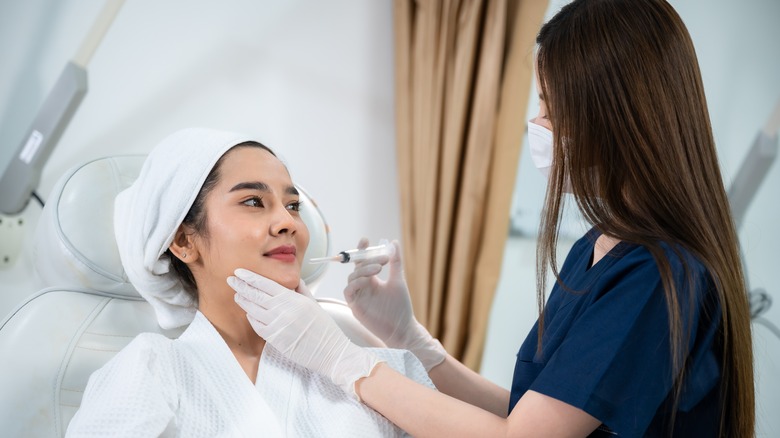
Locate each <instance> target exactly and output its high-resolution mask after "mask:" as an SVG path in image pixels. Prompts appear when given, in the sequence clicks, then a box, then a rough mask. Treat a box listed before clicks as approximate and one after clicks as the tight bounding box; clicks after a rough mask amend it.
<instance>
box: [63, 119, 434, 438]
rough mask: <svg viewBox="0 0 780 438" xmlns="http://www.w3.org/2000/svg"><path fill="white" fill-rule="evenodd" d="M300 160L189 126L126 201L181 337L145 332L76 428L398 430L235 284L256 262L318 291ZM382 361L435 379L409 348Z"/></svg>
mask: <svg viewBox="0 0 780 438" xmlns="http://www.w3.org/2000/svg"><path fill="white" fill-rule="evenodd" d="M299 208H307V206H305V205H303V206H301V204H300V201H299V195H298V191H297V190H296V188H295V186H294V185H293V182H292V180H291V178H290V175H289V173H288V171H287V168H286V167H285V166H284V164H282V162H281V161H279V159H277V158H276V156H275V155H274V153H273V152H272V151H271V150H270V149H268V148H267V147H265V146H263V145H262V144H260V143H258V142H255V141H251V140H250V139H248V138H245V137H242V136H239V135H236V134H232V133H226V132H221V131H213V130H206V129H188V130H184V131H179V132H177V133H175V134H173V135H171V136H170V137H168V138H166V139H165V140H163V141H162V142H161V143H160V144H159V145H158V146H157V147H156V148H155V149H154V150H153V151H152V153H151V154H149V156H148V158H147V159H146V162H145V163H144V166H143V169H142V170H141V173H140V175H139V177H138V179H137V180H136V181H135V182H134V183H133V184H132V185H131V186H130V187H129V188H128V189H126V190H125V191H123V192H122V193H120V194H119V195H118V196H117V197H116V201H115V205H114V229H115V233H116V238H117V243H118V247H119V253H120V257H121V259H122V264H123V266H124V268H125V271H126V273H127V276H128V278H129V279H130V281H131V282H132V284H133V285H134V286H135V288H136V289H137V290H138V292H139V293H140V294H141V295H142V296H143V297H144V298H145V299H146V300H147V301H148V302H149V303H151V305H152V307H153V308H154V310H155V313H156V315H157V320H158V322H159V324H160V326H161V327H163V328H166V329H168V328H175V327H182V326H186V325H188V324H189V326H188V327H187V329H186V330H185V331H184V333H183V334H182V335H181V336H180V337H179V338H178V339H175V340H172V339H169V338H167V337H165V336H163V335H160V334H152V333H144V334H141V335H139V336H138V337H136V338H135V339H134V340H133V341H132V342H131V343H130V344H129V345H128V346H127V347H125V348H124V349H123V350H122V351H120V352H119V353H118V354H117V355H116V356H114V358H113V359H111V360H110V361H109V362H108V363H107V364H106V365H105V366H103V367H102V368H101V369H99V370H98V371H96V372H95V373H93V374H92V376H91V377H90V379H89V383H88V385H87V388H86V391H85V393H84V398H83V401H82V404H81V408H80V409H79V411H78V412H77V413H76V416H75V417H74V418H73V420H72V421H71V423H70V425H69V427H68V432H67V436H69V437H71V436H86V435H89V436H102V437H107V436H160V435H164V436H186V437H214V436H264V437H266V436H267V437H275V436H287V435H291V436H339V437H344V436H361V437H363V436H399V435H404V433H403V431H401V430H400V429H398V428H397V427H396V426H394V425H393V424H392V423H390V422H389V421H387V420H386V419H385V418H384V417H382V416H381V415H379V414H377V413H376V412H375V411H373V410H371V409H370V408H368V407H366V406H365V405H363V404H361V403H360V402H359V401H358V400H357V398H355V397H354V396H350V395H348V394H347V393H345V392H343V391H341V389H339V387H338V386H336V385H335V384H333V383H332V382H331V381H330V380H329V379H328V378H327V377H323V376H320V375H318V374H315V373H312V372H310V371H308V370H307V369H306V368H304V367H301V366H298V365H295V364H294V363H293V362H290V361H288V360H287V359H285V358H284V357H283V356H282V355H281V354H280V353H279V352H278V351H276V350H274V349H273V348H272V347H271V346H270V345H266V343H265V341H264V340H263V339H262V338H260V337H259V336H258V335H257V334H256V333H255V331H254V330H253V329H252V327H251V326H250V324H249V321H248V320H247V317H246V312H245V311H244V310H242V309H241V308H240V307H239V306H238V305H237V304H236V303H235V301H234V296H235V292H234V291H233V289H231V288H230V286H228V284H227V282H226V280H227V278H228V277H229V276H232V275H233V272H234V271H235V270H236V269H237V268H246V269H250V270H252V271H254V272H256V273H258V274H260V275H263V276H265V277H268V278H270V279H273V280H274V281H276V282H278V283H280V284H282V285H284V286H286V287H288V288H290V289H295V290H297V291H298V292H299V293H301V294H303V295H307V296H311V294H310V293H309V291H308V289H307V287H306V285H305V284H304V282H303V281H302V280H301V278H300V272H301V263H302V261H303V255H304V252H305V251H306V247H307V245H308V242H309V233H308V230H307V229H306V226H305V224H304V223H303V220H302V219H301V217H300V216H299V214H298V211H299ZM377 353H378V356H379V357H380V360H383V361H387V363H388V364H390V365H391V366H393V367H394V368H396V369H397V370H399V371H401V372H403V373H405V374H407V375H409V376H410V377H412V378H414V379H416V380H418V381H421V382H424V383H426V384H428V385H431V383H430V380H428V377H427V374H426V372H425V369H424V368H423V367H422V365H421V364H420V363H419V362H418V361H417V360H416V359H415V358H414V356H412V355H411V354H410V353H408V352H405V351H402V350H385V349H378V350H377Z"/></svg>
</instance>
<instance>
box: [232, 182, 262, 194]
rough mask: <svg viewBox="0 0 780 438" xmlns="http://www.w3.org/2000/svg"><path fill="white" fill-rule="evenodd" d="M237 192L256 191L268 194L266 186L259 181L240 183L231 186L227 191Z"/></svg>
mask: <svg viewBox="0 0 780 438" xmlns="http://www.w3.org/2000/svg"><path fill="white" fill-rule="evenodd" d="M238 190H257V191H259V192H270V191H271V189H269V188H268V184H266V183H264V182H260V181H251V182H241V183H238V184H236V185H234V186H233V188H231V189H230V190H229V191H231V192H235V191H238Z"/></svg>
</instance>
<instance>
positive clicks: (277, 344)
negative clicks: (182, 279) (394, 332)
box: [228, 269, 379, 395]
mask: <svg viewBox="0 0 780 438" xmlns="http://www.w3.org/2000/svg"><path fill="white" fill-rule="evenodd" d="M235 274H236V276H235V277H229V278H228V284H229V285H230V287H232V288H233V289H234V290H235V291H236V295H235V300H236V303H238V305H239V306H240V307H241V308H242V309H244V310H245V311H246V312H247V319H248V320H249V323H250V325H251V326H252V328H253V329H254V330H255V332H257V334H258V335H260V337H262V338H263V339H265V341H266V342H268V343H269V344H271V345H273V346H274V348H276V349H277V350H279V351H280V352H281V353H282V354H284V355H285V356H287V357H288V358H289V359H291V360H292V361H294V362H296V363H298V364H300V365H302V366H304V367H306V368H309V369H310V370H312V371H315V372H318V373H320V374H323V375H325V376H327V377H328V378H330V379H331V380H332V381H333V382H334V383H336V384H337V385H339V387H341V388H342V389H343V390H344V392H346V393H347V394H353V395H355V390H354V384H355V381H357V380H358V379H360V378H362V377H366V376H368V375H369V374H370V373H371V371H372V370H373V369H374V367H376V365H377V364H378V363H379V359H377V358H376V356H374V355H373V354H371V353H370V352H369V350H366V349H364V348H360V347H358V346H357V345H355V344H353V343H352V342H351V341H350V340H349V338H347V336H346V335H345V334H344V332H342V331H341V329H339V327H338V325H336V322H335V321H333V319H332V318H331V317H330V316H328V314H327V313H326V312H325V310H323V309H322V308H321V307H320V306H319V304H317V302H316V301H315V300H313V299H312V298H311V297H307V296H304V295H302V294H300V293H296V292H294V291H291V290H289V289H287V288H285V287H284V286H281V285H280V284H278V283H276V282H274V281H272V280H269V279H267V278H265V277H262V276H260V275H258V274H255V273H253V272H251V271H247V270H245V269H238V270H236V272H235Z"/></svg>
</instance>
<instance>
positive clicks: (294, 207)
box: [287, 201, 301, 211]
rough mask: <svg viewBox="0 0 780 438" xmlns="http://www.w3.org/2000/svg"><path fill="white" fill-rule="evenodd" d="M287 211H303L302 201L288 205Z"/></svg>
mask: <svg viewBox="0 0 780 438" xmlns="http://www.w3.org/2000/svg"><path fill="white" fill-rule="evenodd" d="M287 209H288V210H291V211H301V201H295V202H291V203H289V204H287Z"/></svg>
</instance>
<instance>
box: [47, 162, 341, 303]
mask: <svg viewBox="0 0 780 438" xmlns="http://www.w3.org/2000/svg"><path fill="white" fill-rule="evenodd" d="M145 159H146V156H145V155H124V156H113V157H107V158H100V159H96V160H93V161H89V162H87V163H85V164H82V165H79V166H76V167H74V168H72V169H70V170H69V171H68V172H66V173H65V174H64V175H63V176H62V177H61V178H60V179H59V181H58V182H57V184H56V185H55V186H54V189H53V190H52V192H51V194H50V195H49V199H48V201H47V202H46V206H45V207H44V209H43V213H42V214H41V218H40V221H39V223H38V227H37V229H36V231H35V238H34V242H33V258H34V261H35V267H36V270H37V271H38V274H39V275H40V278H41V279H42V281H43V282H44V284H45V285H46V286H65V285H71V286H82V287H86V288H89V289H94V290H98V291H103V292H108V293H112V294H117V295H121V296H125V297H129V298H138V299H140V298H141V297H140V295H139V294H138V292H137V291H136V290H135V288H134V287H133V286H132V284H130V283H129V281H128V279H127V276H126V275H125V271H124V268H123V267H122V262H121V261H120V259H119V251H118V249H117V245H116V240H115V237H114V225H113V212H114V198H115V197H116V195H117V194H118V193H119V192H121V191H122V190H124V189H125V188H127V187H128V186H129V185H130V184H132V182H133V181H135V179H136V177H137V176H138V173H139V172H140V170H141V167H142V165H143V163H144V160H145ZM298 190H299V192H300V193H301V200H302V202H303V205H304V208H302V209H301V216H302V218H303V221H304V222H305V223H306V225H307V227H308V228H309V233H310V235H311V237H310V243H309V247H308V249H307V250H306V254H305V255H304V260H309V259H310V258H314V257H324V256H326V255H329V254H328V252H329V251H330V247H329V246H330V234H329V227H328V225H327V223H326V222H325V219H324V217H323V216H322V213H321V211H320V210H319V208H317V205H316V203H315V202H314V201H313V200H312V199H311V198H310V197H309V196H308V194H307V193H306V192H305V191H304V190H303V189H302V188H301V187H300V186H298ZM326 266H327V265H325V264H309V263H306V262H304V265H303V267H302V270H301V277H302V278H303V279H304V281H305V282H306V283H307V284H308V285H310V287H311V286H313V284H314V283H316V281H317V280H318V279H319V278H320V277H321V276H322V274H323V273H324V271H325V269H326Z"/></svg>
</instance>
